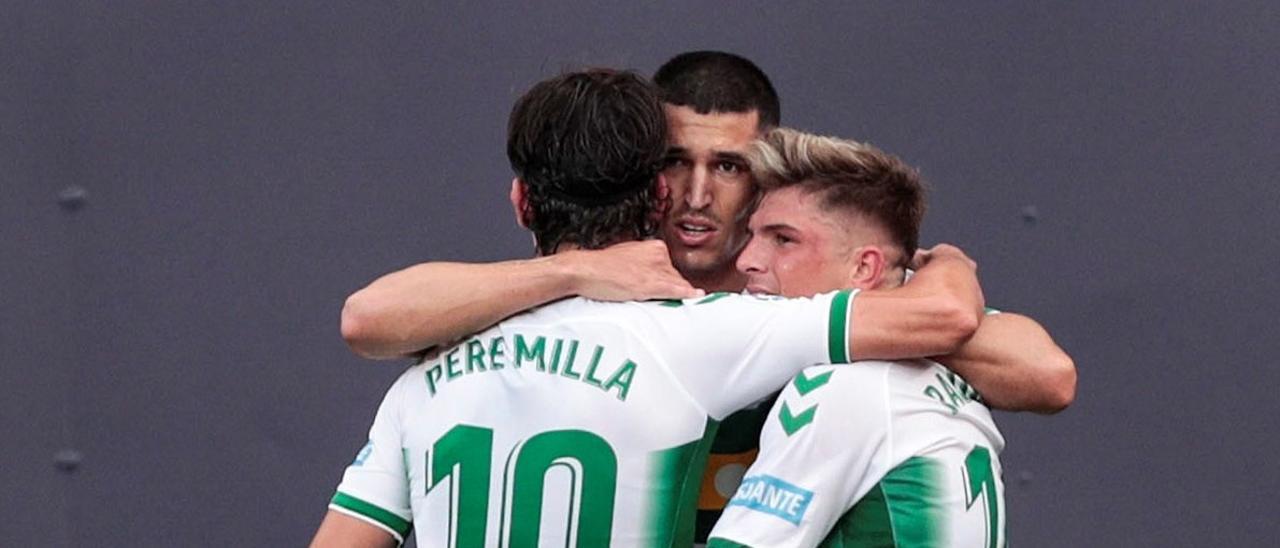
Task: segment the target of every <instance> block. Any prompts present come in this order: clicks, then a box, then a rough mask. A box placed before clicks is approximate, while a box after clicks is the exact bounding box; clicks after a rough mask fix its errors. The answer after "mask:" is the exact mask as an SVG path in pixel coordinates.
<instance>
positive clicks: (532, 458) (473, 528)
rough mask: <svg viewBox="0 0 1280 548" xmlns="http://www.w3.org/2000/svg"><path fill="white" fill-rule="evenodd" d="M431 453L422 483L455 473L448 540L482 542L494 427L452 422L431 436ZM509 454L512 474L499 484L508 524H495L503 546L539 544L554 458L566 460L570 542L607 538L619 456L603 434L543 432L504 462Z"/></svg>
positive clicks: (462, 545)
mask: <svg viewBox="0 0 1280 548" xmlns="http://www.w3.org/2000/svg"><path fill="white" fill-rule="evenodd" d="M428 457H429V458H428V462H430V463H431V472H430V476H429V478H430V481H429V482H428V483H427V491H430V490H431V489H432V488H434V487H435V486H437V485H439V484H440V482H441V481H443V480H444V479H445V478H448V477H452V478H453V481H452V483H451V484H450V491H449V546H451V547H454V548H472V547H482V546H484V541H485V532H486V529H487V527H486V526H487V521H488V513H489V485H490V470H491V469H492V464H493V430H492V429H489V428H481V427H477V426H470V425H466V424H459V425H457V426H454V427H453V428H452V429H450V430H449V432H447V433H446V434H445V435H444V436H441V437H440V439H439V440H436V443H435V445H433V446H432V448H431V454H430V455H428ZM512 461H514V466H513V467H509V469H514V471H515V472H514V475H513V476H514V477H513V479H512V480H511V482H510V483H507V481H508V480H506V479H504V480H503V487H504V489H503V492H504V493H507V495H506V496H509V497H510V498H511V509H510V516H511V525H510V527H502V529H504V530H503V531H501V532H500V536H507V535H509V541H508V543H507V546H509V547H510V548H523V547H526V546H537V545H538V539H539V537H540V536H541V531H540V526H541V522H542V499H543V488H544V486H545V481H546V474H547V472H548V471H550V470H551V468H552V467H555V466H561V467H564V468H565V470H566V471H568V472H569V475H570V477H571V478H572V480H571V481H572V487H571V495H570V500H569V501H568V504H569V523H568V524H567V531H566V538H568V539H569V541H570V542H569V545H571V546H573V545H578V546H608V545H609V540H610V536H611V532H612V530H613V506H614V498H615V496H616V492H617V479H618V457H617V454H616V453H615V452H614V450H613V447H610V446H609V443H608V442H606V441H604V439H603V438H601V437H600V436H597V435H595V434H592V433H591V432H586V431H583V430H556V431H551V432H543V433H540V434H538V435H535V436H533V437H532V438H529V440H528V441H526V442H524V443H522V444H519V445H517V446H516V448H515V449H513V450H512V451H511V454H509V455H508V456H507V462H508V463H511V462H512ZM505 515H506V513H505V509H504V517H505ZM504 521H505V520H504Z"/></svg>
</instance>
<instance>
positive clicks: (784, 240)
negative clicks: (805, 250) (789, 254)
mask: <svg viewBox="0 0 1280 548" xmlns="http://www.w3.org/2000/svg"><path fill="white" fill-rule="evenodd" d="M794 242H795V240H794V239H792V238H790V237H788V236H787V235H785V234H780V233H774V235H773V243H775V244H778V245H787V244H790V243H794Z"/></svg>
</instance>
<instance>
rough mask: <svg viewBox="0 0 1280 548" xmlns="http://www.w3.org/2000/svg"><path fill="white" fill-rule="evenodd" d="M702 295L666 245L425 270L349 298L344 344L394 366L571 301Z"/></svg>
mask: <svg viewBox="0 0 1280 548" xmlns="http://www.w3.org/2000/svg"><path fill="white" fill-rule="evenodd" d="M698 294H699V292H698V291H697V290H695V289H694V288H693V287H692V286H690V285H689V283H688V282H686V281H685V280H684V279H682V278H681V277H680V275H679V274H678V273H677V272H676V270H675V267H673V266H672V265H671V259H670V257H669V255H668V253H667V247H666V245H665V244H663V243H662V241H661V240H649V241H641V242H626V243H621V244H617V245H613V246H610V247H608V248H606V249H602V250H595V251H566V252H562V253H556V254H554V255H549V256H546V257H538V258H534V259H526V260H516V261H505V262H499V263H488V264H467V263H447V262H436V263H422V264H418V265H414V266H411V267H409V268H406V269H404V270H401V271H398V272H393V273H391V274H387V275H386V276H383V277H381V278H378V279H377V280H375V281H374V282H373V283H371V284H369V285H368V286H367V287H365V288H364V289H361V290H359V291H357V292H355V293H354V294H352V295H351V296H350V297H348V298H347V301H346V304H345V305H344V306H343V308H342V338H343V339H345V340H346V341H347V345H348V346H350V347H351V350H352V351H353V352H355V353H356V354H359V355H361V356H364V357H366V358H374V359H386V358H397V357H401V356H404V355H407V354H413V353H416V352H419V351H422V350H424V349H426V348H428V347H431V346H436V345H441V344H446V343H449V342H452V341H455V340H457V339H459V338H461V337H464V336H466V335H470V334H472V333H475V332H477V331H481V330H483V329H485V328H487V327H489V326H491V325H493V324H495V323H498V322H500V321H502V320H503V319H505V318H507V317H508V316H512V315H515V314H518V313H520V312H523V311H525V310H528V309H530V308H534V307H537V306H540V305H543V304H546V303H548V302H551V301H555V300H558V299H562V298H564V297H569V296H572V295H581V296H583V297H587V298H592V299H597V300H606V301H626V300H644V299H666V298H674V299H679V298H685V297H693V296H695V295H698Z"/></svg>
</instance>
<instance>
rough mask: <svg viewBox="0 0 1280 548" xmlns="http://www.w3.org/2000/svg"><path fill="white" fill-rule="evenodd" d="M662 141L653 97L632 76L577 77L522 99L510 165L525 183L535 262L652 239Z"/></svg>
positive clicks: (663, 123) (512, 131) (600, 73)
mask: <svg viewBox="0 0 1280 548" xmlns="http://www.w3.org/2000/svg"><path fill="white" fill-rule="evenodd" d="M666 139H667V120H666V116H665V114H664V113H663V110H662V103H661V101H660V100H659V98H658V93H657V91H656V90H655V88H654V87H653V85H652V84H650V83H649V82H647V81H646V80H645V79H643V78H641V77H640V76H637V75H636V74H635V73H633V72H630V71H617V70H610V69H589V70H584V71H579V72H571V73H567V74H562V75H560V76H557V77H555V78H551V79H549V80H545V81H543V82H540V83H538V84H537V85H535V86H534V87H533V88H532V89H530V90H529V91H528V92H527V93H525V94H524V96H523V97H521V98H520V100H519V101H517V102H516V105H515V107H514V108H513V109H512V111H511V120H510V124H509V126H508V133H507V158H508V159H509V160H510V161H511V168H512V169H513V170H515V172H516V174H517V175H518V176H519V177H520V179H521V180H522V181H524V183H525V188H526V196H527V201H528V209H527V210H526V211H525V212H524V214H525V221H526V223H527V224H528V226H529V230H531V231H533V234H534V238H535V239H536V241H537V245H538V252H539V253H540V254H543V255H549V254H551V253H554V252H555V251H556V249H557V248H558V247H559V246H560V245H562V244H574V245H577V246H579V247H582V248H585V249H598V248H601V247H604V246H607V245H610V244H613V243H617V242H619V241H626V240H636V239H642V238H647V237H650V236H652V235H653V234H654V232H655V231H656V230H657V221H658V219H657V216H656V215H655V213H654V211H655V209H654V208H655V206H656V205H657V201H656V196H655V181H656V180H657V176H658V172H659V170H660V169H661V168H662V160H663V157H664V156H665V154H666V148H667V141H666Z"/></svg>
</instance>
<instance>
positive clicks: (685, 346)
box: [331, 295, 848, 547]
mask: <svg viewBox="0 0 1280 548" xmlns="http://www.w3.org/2000/svg"><path fill="white" fill-rule="evenodd" d="M703 301H704V303H703V304H704V305H705V306H704V305H699V304H698V302H696V301H689V302H687V303H667V304H665V305H664V304H659V303H627V304H614V303H598V302H593V301H587V300H583V299H574V300H569V301H563V302H561V303H557V304H555V305H551V306H547V307H543V308H541V309H538V310H536V311H533V312H531V313H527V314H523V315H520V316H516V317H513V318H511V319H509V320H507V321H504V322H502V323H501V324H499V325H497V326H495V327H493V328H491V329H489V330H487V331H485V332H483V333H480V334H478V335H476V336H474V337H471V338H469V339H467V340H465V341H463V342H462V343H461V344H459V345H457V346H455V347H453V348H450V349H448V350H446V351H443V352H441V353H440V354H439V355H437V356H434V357H432V358H430V359H428V360H425V361H423V362H422V363H420V364H418V365H416V366H414V367H412V368H410V369H409V370H408V371H406V372H405V374H404V375H402V376H401V377H400V379H398V380H397V381H396V383H395V385H394V386H393V387H392V388H391V390H390V391H389V392H388V394H387V396H386V399H385V400H384V402H383V404H382V407H381V408H380V409H379V411H378V416H377V417H376V419H375V422H374V426H373V428H372V429H371V433H370V442H369V443H370V445H369V446H367V447H366V449H365V450H363V451H362V452H361V455H360V456H359V457H358V458H357V460H356V462H355V463H353V464H352V466H351V467H350V468H348V470H347V473H346V475H345V476H344V479H343V482H342V484H341V485H340V486H339V489H338V494H337V495H336V496H335V498H334V502H333V504H332V505H331V508H334V509H335V510H338V511H343V512H346V513H348V514H350V515H353V516H355V517H358V518H360V519H365V520H366V521H369V522H370V523H374V524H375V525H378V526H380V527H383V528H384V529H386V530H388V532H392V533H393V534H394V535H396V536H398V537H399V538H403V537H404V536H405V535H406V534H407V533H408V530H409V528H410V523H412V527H413V528H416V529H417V540H418V545H419V546H423V547H426V546H459V547H463V546H476V547H478V546H511V547H516V546H551V545H554V546H610V545H612V546H672V545H688V543H689V541H690V539H691V537H692V526H693V523H692V518H693V515H694V512H693V510H694V508H695V505H696V495H697V488H698V481H696V480H697V478H698V473H699V472H700V471H701V468H702V466H703V463H704V461H705V457H706V453H707V447H706V445H707V444H708V443H709V441H710V439H711V434H713V433H714V429H715V424H716V420H718V419H719V418H722V417H723V416H724V414H726V413H727V412H729V411H731V410H732V409H734V408H736V407H741V406H742V405H745V404H746V403H749V402H751V401H753V400H754V399H758V398H759V397H761V396H763V395H765V394H767V393H768V392H769V391H770V390H772V389H775V388H776V387H777V386H779V385H781V384H782V383H783V382H785V381H786V379H787V378H789V377H790V376H791V375H792V374H794V373H795V372H796V371H798V370H799V369H801V368H803V367H804V366H805V365H807V364H809V363H815V362H818V361H823V360H826V359H828V349H829V347H830V341H829V340H828V339H829V336H830V334H829V330H828V329H827V327H828V321H829V319H830V317H831V316H832V314H831V313H830V310H831V306H832V305H833V298H832V297H829V296H828V297H824V298H820V299H814V300H802V301H764V300H758V299H749V298H745V297H740V296H732V297H731V298H716V299H715V300H714V301H709V300H706V299H704V300H703ZM716 301H719V304H716ZM839 306H841V307H847V306H848V296H847V295H846V296H845V297H844V298H843V299H842V302H841V303H840V304H839ZM842 313H844V312H843V309H842ZM714 318H721V319H722V320H723V321H722V322H721V323H720V327H721V329H719V330H718V331H719V333H718V334H717V335H716V336H714V337H712V336H707V337H700V336H698V335H697V333H698V332H699V328H698V327H697V326H702V330H703V331H702V332H706V333H710V330H709V329H707V327H708V326H710V325H715V322H714V321H713V319H714ZM802 318H806V319H807V321H802ZM780 321H790V324H791V325H790V326H789V327H787V328H783V327H781V324H779V322H780ZM760 343H765V344H763V345H762V344H760ZM842 344H843V343H842ZM766 347H767V348H769V349H771V350H765V348H766ZM779 363H789V364H791V365H789V366H783V365H779ZM755 364H758V365H755ZM766 365H767V366H766Z"/></svg>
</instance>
